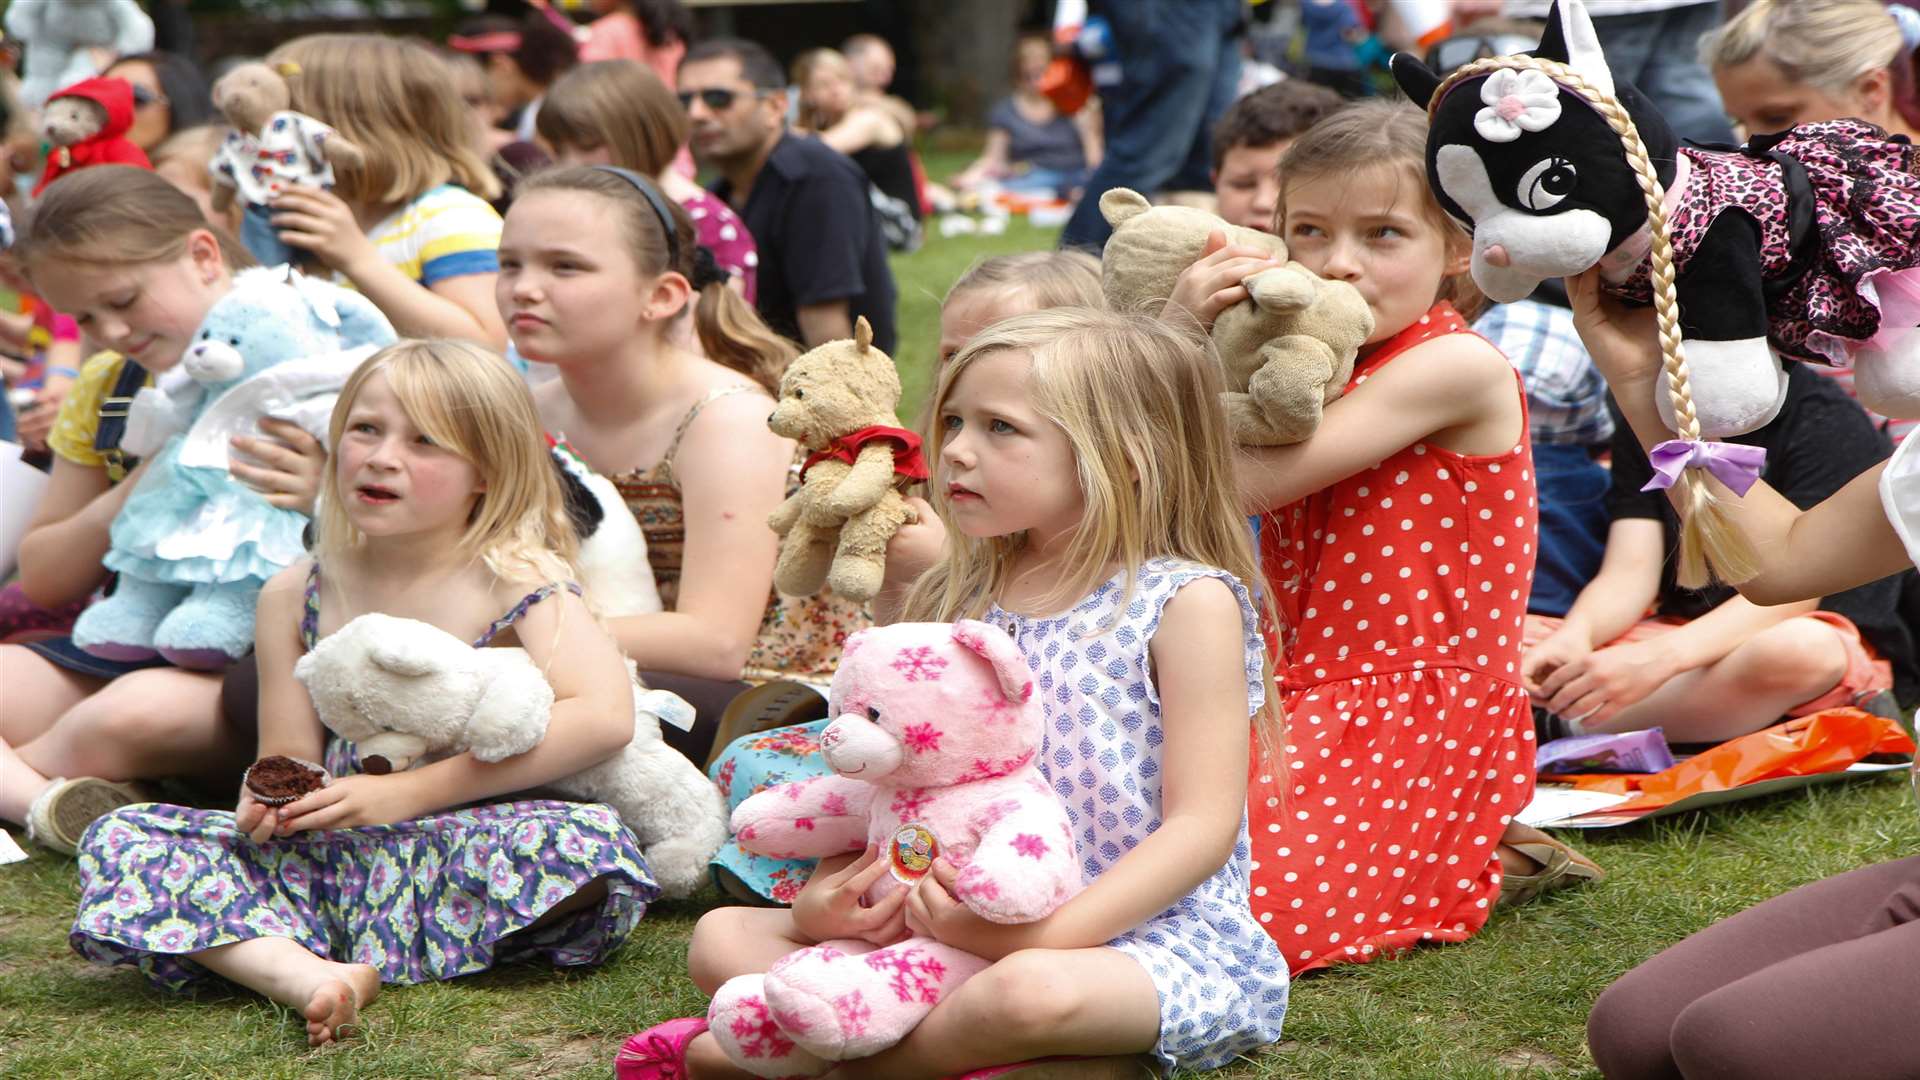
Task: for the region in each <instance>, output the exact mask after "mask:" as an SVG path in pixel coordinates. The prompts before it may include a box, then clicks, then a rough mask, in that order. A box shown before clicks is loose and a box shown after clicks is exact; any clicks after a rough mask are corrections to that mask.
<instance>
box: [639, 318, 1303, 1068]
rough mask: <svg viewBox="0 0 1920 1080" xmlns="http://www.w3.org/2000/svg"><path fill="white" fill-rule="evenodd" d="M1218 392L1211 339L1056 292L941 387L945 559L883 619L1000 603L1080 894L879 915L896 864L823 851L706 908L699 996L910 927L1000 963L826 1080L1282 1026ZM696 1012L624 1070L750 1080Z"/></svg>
mask: <svg viewBox="0 0 1920 1080" xmlns="http://www.w3.org/2000/svg"><path fill="white" fill-rule="evenodd" d="M1220 390H1221V379H1220V374H1219V371H1218V365H1217V364H1216V363H1215V362H1214V360H1213V359H1212V357H1211V356H1210V355H1209V353H1208V352H1207V351H1206V350H1205V347H1204V346H1203V345H1202V344H1201V343H1200V342H1199V341H1198V340H1196V339H1195V338H1192V337H1190V336H1187V335H1185V334H1183V333H1182V332H1181V331H1179V330H1176V329H1173V328H1171V327H1169V326H1167V325H1166V324H1163V323H1161V322H1159V321H1158V320H1155V319H1151V318H1148V317H1145V316H1138V315H1125V314H1117V313H1109V312H1105V311H1100V310H1096V309H1092V308H1055V309H1052V310H1049V311H1040V312H1034V313H1032V314H1028V315H1023V316H1019V317H1016V318H1013V319H1008V320H1006V321H1004V322H1000V323H998V324H996V325H994V326H992V327H989V328H988V329H987V330H985V331H983V332H982V333H980V334H979V335H978V336H977V337H975V338H974V339H973V340H972V341H971V342H970V343H969V344H968V345H967V347H966V348H965V349H963V350H962V351H961V352H960V353H959V354H958V355H957V356H955V357H954V359H953V360H952V361H951V362H950V363H949V364H948V365H947V366H946V367H945V368H944V369H943V370H942V372H941V375H940V384H939V389H938V391H937V394H936V397H935V403H934V408H935V412H934V415H935V417H936V418H937V419H936V421H935V425H934V432H933V440H932V445H931V447H930V449H931V451H932V453H933V455H934V457H935V458H936V459H937V460H938V462H939V467H940V470H939V476H938V477H937V478H936V482H935V484H934V503H935V507H936V508H937V509H938V511H939V515H940V517H941V518H942V519H944V521H945V529H946V540H945V548H944V553H943V558H942V559H941V561H940V562H938V563H937V564H936V565H934V566H933V567H932V568H931V569H930V570H928V571H927V572H926V573H925V574H923V575H921V576H920V577H919V578H918V580H917V581H915V582H914V583H913V584H912V587H911V591H910V592H907V594H906V595H905V596H904V598H902V599H899V600H891V599H890V598H892V597H896V596H897V595H898V591H899V587H900V585H901V584H902V583H901V582H899V581H895V582H892V583H891V585H892V588H891V589H889V591H887V592H883V593H882V595H881V597H880V598H879V610H877V611H876V615H878V616H879V617H881V618H882V619H883V620H884V619H888V618H891V617H893V616H896V615H897V616H900V617H904V618H908V619H914V620H930V621H949V620H954V619H961V618H983V619H986V620H988V621H990V622H993V623H994V624H995V625H998V626H1000V627H1001V628H1003V629H1005V630H1006V631H1007V632H1008V633H1009V634H1011V635H1012V636H1013V639H1014V641H1015V642H1016V643H1017V644H1018V645H1019V647H1020V649H1021V651H1022V653H1023V654H1024V655H1025V657H1026V660H1027V664H1028V666H1029V667H1030V668H1031V669H1032V670H1033V673H1034V683H1035V686H1036V687H1037V688H1038V691H1039V694H1040V696H1041V700H1042V701H1043V702H1044V704H1045V712H1046V723H1047V732H1046V743H1045V745H1044V746H1043V747H1042V749H1041V757H1040V761H1041V766H1042V768H1043V769H1044V770H1045V771H1046V774H1047V778H1048V780H1049V782H1050V783H1051V784H1052V785H1053V787H1054V790H1055V791H1056V792H1058V794H1059V796H1060V798H1061V801H1062V802H1063V803H1064V804H1065V806H1066V808H1067V811H1068V813H1069V815H1070V816H1071V817H1072V820H1073V825H1074V829H1075V831H1076V837H1075V841H1076V843H1075V846H1076V849H1077V854H1078V855H1079V858H1080V862H1081V867H1082V870H1083V873H1084V875H1085V878H1086V881H1087V887H1086V890H1085V891H1084V892H1082V893H1080V894H1079V895H1078V896H1076V897H1075V898H1074V899H1072V900H1070V901H1068V902H1067V903H1066V904H1065V905H1063V906H1062V907H1061V908H1060V909H1059V910H1058V911H1056V912H1055V913H1054V914H1052V915H1050V916H1048V917H1047V918H1045V919H1042V920H1040V921H1039V922H1034V923H1027V924H1023V925H1014V926H1003V925H998V924H995V923H990V922H987V921H985V920H983V919H981V918H980V917H978V916H976V915H974V914H973V913H972V911H971V910H970V909H968V908H966V907H964V906H963V905H961V904H960V903H959V902H957V901H956V900H954V898H953V897H952V895H951V894H950V893H949V891H948V888H949V887H950V886H951V884H952V882H953V879H954V875H955V871H954V869H953V868H952V867H951V866H949V865H947V864H946V863H945V862H940V861H936V863H935V864H934V869H933V872H932V873H931V874H929V875H928V876H927V877H925V878H922V879H921V880H920V882H919V883H918V884H916V885H915V886H914V887H913V889H912V890H910V891H908V892H906V893H902V894H899V895H902V896H905V898H906V899H905V901H904V903H902V904H899V905H893V904H882V905H876V906H875V907H873V908H863V907H861V906H859V904H858V903H857V898H858V896H859V895H860V893H861V891H862V890H864V889H865V887H866V885H867V884H868V883H869V882H870V881H871V880H872V877H873V875H874V874H875V873H876V872H877V870H876V869H875V867H878V866H881V865H883V864H884V860H882V861H881V862H879V863H873V862H872V860H871V859H870V856H858V857H853V856H849V857H843V858H839V859H828V860H823V861H822V863H821V866H820V868H819V871H818V872H816V873H815V874H814V876H813V877H812V879H811V880H809V882H808V883H807V885H806V886H805V888H803V889H802V890H801V893H800V895H799V897H798V898H797V899H796V900H795V902H794V905H793V908H792V910H790V911H789V910H778V909H767V908H724V909H720V910H717V911H713V912H709V913H708V914H707V915H706V916H705V917H704V918H702V919H701V921H700V923H699V926H698V927H697V928H696V929H695V931H694V936H693V942H692V945H691V948H690V951H689V955H688V966H689V968H690V970H691V972H692V974H693V978H694V980H695V982H697V983H699V984H700V986H701V987H702V988H703V989H705V990H707V991H708V992H709V993H711V992H712V991H713V990H714V989H715V988H716V987H717V986H718V985H719V984H720V983H722V982H724V981H725V980H726V979H728V978H730V977H732V976H734V975H739V974H743V973H747V972H751V971H764V970H766V968H767V967H768V966H769V965H770V964H771V963H772V962H773V961H775V960H777V959H778V958H780V957H781V956H783V955H785V954H786V953H787V952H789V951H791V950H792V949H794V948H796V947H799V946H801V945H805V944H809V943H812V942H816V941H821V940H825V939H828V938H863V939H865V940H867V941H871V942H874V943H876V944H884V943H888V942H891V941H893V940H895V939H897V938H898V937H900V936H901V935H902V934H903V933H904V932H905V930H906V929H911V930H913V931H914V932H917V933H925V934H929V935H931V936H933V937H935V938H937V939H939V940H940V941H943V942H946V943H947V944H950V945H954V946H957V947H959V948H963V949H966V950H969V951H971V952H974V953H976V954H979V955H981V956H984V957H987V958H990V959H993V960H995V961H996V962H995V963H994V964H993V966H991V967H989V968H987V969H986V971H984V972H982V973H981V974H979V975H976V976H974V977H973V978H972V979H971V980H969V981H968V982H966V983H964V984H962V985H961V986H960V988H959V989H958V990H956V991H955V992H954V993H953V994H952V995H951V996H949V997H948V998H946V999H945V1000H944V1001H942V1002H941V1003H940V1004H939V1005H937V1006H936V1007H935V1008H934V1009H933V1011H932V1012H931V1013H929V1014H928V1016H927V1017H926V1019H925V1020H924V1021H922V1023H921V1024H920V1026H919V1027H918V1028H917V1029H915V1031H914V1032H913V1034H912V1035H910V1036H908V1038H907V1039H906V1040H904V1041H903V1042H901V1043H900V1044H899V1045H898V1046H896V1047H894V1048H892V1049H890V1050H887V1051H885V1052H884V1053H881V1054H878V1055H875V1056H874V1057H871V1058H866V1059H862V1060H858V1061H850V1062H842V1063H840V1065H839V1068H838V1069H837V1070H836V1071H835V1072H834V1074H833V1075H835V1076H836V1077H839V1076H876V1077H920V1076H945V1075H953V1074H960V1073H965V1072H967V1071H968V1070H970V1069H980V1068H984V1067H987V1066H992V1065H998V1064H1004V1063H1010V1062H1019V1061H1023V1060H1027V1059H1032V1058H1040V1057H1046V1056H1050V1055H1062V1054H1068V1055H1071V1054H1089V1055H1117V1054H1139V1053H1145V1052H1149V1051H1150V1052H1152V1053H1153V1055H1154V1056H1155V1057H1157V1058H1158V1059H1159V1060H1160V1061H1161V1062H1163V1063H1164V1064H1166V1065H1167V1066H1169V1067H1181V1068H1196V1069H1206V1068H1213V1067H1217V1066H1219V1065H1222V1064H1224V1063H1226V1062H1228V1061H1231V1060H1232V1059H1233V1058H1234V1057H1235V1056H1237V1055H1239V1054H1241V1053H1244V1052H1246V1051H1249V1050H1252V1049H1254V1048H1256V1047H1259V1046H1263V1045H1266V1044H1267V1043H1270V1042H1272V1041H1274V1040H1275V1039H1277V1038H1278V1037H1279V1035H1280V1025H1281V1020H1282V1017H1283V1016H1284V1014H1285V1011H1286V1002H1287V970H1286V964H1285V962H1284V961H1283V960H1282V959H1281V956H1280V954H1279V951H1278V949H1277V948H1276V947H1275V946H1274V945H1273V943H1272V941H1271V940H1270V939H1269V938H1268V937H1267V935H1266V933H1265V932H1264V931H1262V930H1261V928H1260V926H1259V924H1258V923H1256V922H1255V921H1254V920H1253V917H1252V915H1251V913H1250V912H1249V910H1248V895H1247V889H1248V886H1247V880H1248V872H1249V858H1250V856H1249V846H1248V842H1247V829H1246V801H1247V776H1248V765H1249V761H1248V757H1249V746H1250V743H1252V742H1253V741H1255V740H1253V739H1251V738H1250V735H1249V728H1250V725H1251V723H1252V721H1253V720H1255V719H1258V720H1259V721H1260V724H1261V727H1262V728H1263V729H1265V728H1267V727H1269V726H1271V725H1273V724H1275V723H1276V722H1277V717H1275V716H1274V715H1273V713H1272V711H1271V710H1270V709H1269V708H1268V707H1266V705H1265V704H1264V703H1265V701H1266V699H1267V682H1268V676H1267V674H1266V672H1265V670H1264V662H1263V661H1264V655H1265V653H1264V646H1263V644H1262V640H1261V637H1260V632H1259V625H1258V623H1259V620H1258V618H1257V617H1256V614H1255V611H1254V607H1253V604H1252V602H1251V600H1250V599H1249V597H1248V594H1247V590H1246V588H1245V587H1244V586H1243V585H1242V584H1241V582H1242V581H1244V580H1252V579H1253V577H1254V575H1255V573H1256V572H1257V564H1256V563H1255V561H1254V555H1253V550H1252V542H1251V536H1250V533H1249V530H1248V529H1247V522H1246V518H1245V516H1244V515H1243V514H1242V513H1241V511H1240V509H1239V506H1238V503H1237V497H1236V495H1235V487H1234V480H1233V455H1234V449H1233V447H1232V445H1231V444H1230V442H1229V440H1228V436H1227V429H1226V422H1225V417H1224V415H1223V413H1222V411H1221V408H1220V403H1219V401H1220ZM910 528H932V529H936V530H937V529H939V528H940V526H939V525H938V524H934V525H921V526H911V527H910ZM924 539H925V537H923V536H914V535H912V534H908V535H907V536H905V537H904V538H902V539H901V540H899V541H898V545H899V547H901V548H909V547H912V546H913V545H914V544H917V543H919V542H920V541H922V540H924ZM889 561H890V562H892V561H894V560H891V559H890V560H889ZM889 569H890V572H896V573H898V572H900V571H897V570H895V568H893V567H891V566H890V568H889ZM1262 734H1263V735H1271V732H1269V731H1264V730H1263V732H1262ZM1260 741H1263V742H1264V741H1266V740H1265V739H1264V738H1263V739H1262V740H1260ZM862 863H871V865H862ZM703 1026H704V1023H703V1022H700V1021H685V1020H682V1021H670V1022H669V1024H668V1025H663V1026H662V1028H658V1029H655V1030H654V1031H651V1032H646V1033H642V1035H640V1036H637V1037H636V1038H635V1039H634V1040H631V1041H630V1042H629V1043H628V1047H627V1050H626V1051H625V1056H624V1059H623V1061H622V1062H621V1070H622V1076H623V1077H628V1076H631V1077H647V1076H655V1077H661V1076H676V1077H677V1076H681V1075H683V1073H681V1072H676V1071H673V1070H674V1069H677V1068H679V1067H680V1066H681V1064H682V1061H681V1060H679V1059H682V1058H684V1065H685V1066H686V1069H687V1072H686V1073H685V1075H691V1076H695V1077H706V1076H730V1075H738V1073H736V1072H734V1071H733V1070H732V1067H731V1066H730V1065H729V1064H728V1063H727V1061H726V1059H725V1058H724V1057H723V1056H721V1055H720V1053H719V1048H718V1045H717V1043H716V1042H715V1040H714V1039H713V1038H712V1037H711V1036H710V1035H706V1034H700V1033H698V1032H699V1029H700V1028H701V1027H703Z"/></svg>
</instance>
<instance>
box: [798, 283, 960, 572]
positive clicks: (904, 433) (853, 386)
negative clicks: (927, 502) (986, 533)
mask: <svg viewBox="0 0 1920 1080" xmlns="http://www.w3.org/2000/svg"><path fill="white" fill-rule="evenodd" d="M899 403H900V376H899V373H898V372H896V371H895V370H894V367H893V360H892V358H891V357H889V356H887V354H886V353H883V352H881V351H880V350H879V349H876V348H874V347H873V329H872V328H871V327H869V326H868V325H867V320H866V319H864V318H863V319H860V320H858V321H857V322H856V323H855V324H854V327H853V340H851V341H844V340H843V341H829V342H827V343H826V344H825V345H822V346H820V347H819V348H816V349H813V350H811V351H809V352H807V353H805V354H804V355H802V356H801V357H800V358H799V359H797V360H795V361H794V362H793V363H792V364H789V365H788V366H787V371H786V374H785V375H783V376H782V377H781V379H780V403H779V404H778V405H777V406H776V407H775V408H774V410H773V415H772V416H770V417H768V418H767V425H768V426H769V427H771V428H773V430H774V432H775V433H776V434H778V435H782V436H784V437H786V438H789V439H795V440H797V441H799V442H800V444H801V445H803V446H805V447H806V448H807V449H808V450H810V451H812V453H810V454H809V455H808V456H807V459H806V462H805V463H804V464H803V465H802V466H801V480H800V490H798V491H796V492H794V493H793V494H792V495H790V496H788V497H787V501H786V502H785V503H782V504H781V506H780V509H778V510H776V511H774V513H773V516H772V517H771V518H769V519H768V521H767V523H768V524H769V525H771V526H773V531H774V532H777V533H779V534H780V535H781V537H782V538H783V539H782V541H781V544H780V561H779V562H778V563H777V564H776V565H775V566H774V569H773V584H774V587H776V588H778V589H779V590H780V591H781V592H782V593H785V594H786V595H788V596H811V595H812V594H814V593H817V592H819V591H820V587H821V585H823V584H824V585H827V586H829V587H831V588H832V589H833V591H834V592H835V593H837V594H839V595H841V596H844V597H847V598H848V599H851V600H855V601H860V602H865V601H867V600H871V599H873V597H874V595H875V594H876V593H878V592H879V591H880V579H881V577H882V576H883V574H884V572H885V570H886V555H887V541H888V540H890V539H892V537H893V534H894V532H895V531H896V530H897V529H899V528H900V526H901V525H903V524H905V523H907V522H909V521H911V520H913V519H914V513H913V510H912V508H911V507H909V506H908V505H907V503H906V500H905V499H902V498H901V497H900V492H899V490H898V488H899V482H900V481H902V480H906V481H914V480H925V479H927V476H928V472H927V462H926V458H924V457H923V456H922V455H921V453H920V436H918V435H915V434H914V433H913V432H911V431H908V430H907V429H905V428H903V427H900V426H898V423H897V420H896V418H895V417H894V412H893V410H894V407H895V406H896V405H898V404H899Z"/></svg>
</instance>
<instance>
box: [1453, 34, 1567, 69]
mask: <svg viewBox="0 0 1920 1080" xmlns="http://www.w3.org/2000/svg"><path fill="white" fill-rule="evenodd" d="M1537 48H1539V43H1538V42H1535V41H1532V40H1530V39H1529V38H1527V37H1524V36H1522V35H1519V34H1491V35H1479V34H1475V35H1467V36H1462V37H1451V38H1446V39H1443V40H1441V41H1436V42H1434V43H1433V47H1432V48H1430V49H1428V50H1427V57H1426V59H1427V67H1429V68H1431V69H1433V73H1434V74H1435V75H1439V76H1441V77H1442V78H1444V77H1445V76H1446V75H1447V74H1448V73H1449V72H1451V71H1453V70H1454V69H1455V68H1460V67H1465V66H1466V65H1468V64H1470V63H1472V62H1473V61H1475V60H1485V59H1487V58H1488V57H1493V56H1511V55H1512V54H1514V53H1518V52H1531V51H1533V50H1534V49H1537Z"/></svg>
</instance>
